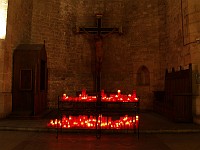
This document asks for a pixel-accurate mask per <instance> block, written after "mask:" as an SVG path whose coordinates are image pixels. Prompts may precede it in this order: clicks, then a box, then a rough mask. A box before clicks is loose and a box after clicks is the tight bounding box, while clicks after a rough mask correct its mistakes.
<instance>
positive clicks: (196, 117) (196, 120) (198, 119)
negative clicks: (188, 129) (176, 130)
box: [193, 115, 200, 125]
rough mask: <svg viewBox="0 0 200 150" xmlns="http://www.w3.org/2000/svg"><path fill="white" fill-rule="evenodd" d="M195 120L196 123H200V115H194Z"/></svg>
mask: <svg viewBox="0 0 200 150" xmlns="http://www.w3.org/2000/svg"><path fill="white" fill-rule="evenodd" d="M193 121H194V123H196V124H199V125H200V115H197V116H194V118H193Z"/></svg>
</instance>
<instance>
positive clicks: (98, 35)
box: [77, 14, 122, 93]
mask: <svg viewBox="0 0 200 150" xmlns="http://www.w3.org/2000/svg"><path fill="white" fill-rule="evenodd" d="M96 20H97V22H96V27H78V28H77V33H87V34H90V35H94V41H95V47H96V50H95V55H96V57H95V75H94V78H95V79H94V80H95V81H94V87H95V90H96V91H95V92H98V93H100V91H101V64H102V59H103V47H102V40H103V38H104V37H106V36H107V35H109V34H112V33H122V28H105V27H102V14H97V15H96Z"/></svg>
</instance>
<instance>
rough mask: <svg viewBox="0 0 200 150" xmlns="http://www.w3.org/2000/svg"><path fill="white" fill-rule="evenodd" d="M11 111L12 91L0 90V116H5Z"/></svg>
mask: <svg viewBox="0 0 200 150" xmlns="http://www.w3.org/2000/svg"><path fill="white" fill-rule="evenodd" d="M11 112H12V93H11V92H8V93H6V92H0V118H5V117H6V116H8V115H9V114H10V113H11Z"/></svg>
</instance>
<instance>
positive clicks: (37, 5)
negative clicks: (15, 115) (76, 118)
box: [31, 0, 166, 108]
mask: <svg viewBox="0 0 200 150" xmlns="http://www.w3.org/2000/svg"><path fill="white" fill-rule="evenodd" d="M98 13H101V14H103V18H102V19H103V20H102V25H103V26H104V27H120V26H122V28H123V34H122V35H119V34H117V33H116V34H112V35H110V36H109V37H105V39H103V49H104V51H105V54H104V58H103V64H102V89H104V90H105V91H109V92H110V91H116V90H118V89H121V90H122V92H124V93H125V94H128V93H131V92H132V90H133V89H136V90H137V91H138V94H139V95H140V96H141V99H143V101H142V106H143V107H144V108H150V107H151V105H152V91H153V90H158V89H161V88H163V79H164V72H165V71H164V70H165V58H164V56H165V44H166V38H165V21H166V20H165V15H166V14H165V3H163V2H162V1H161V0H153V1H150V0H146V1H144V2H141V1H139V0H137V1H132V0H111V1H106V0H103V1H102V0H101V1H100V0H98V1H93V0H78V1H73V0H67V1H66V0H65V1H64V0H60V1H57V0H48V1H47V0H44V1H42V2H41V1H40V2H39V1H38V0H35V1H33V13H32V26H31V43H43V41H44V40H45V43H46V50H47V57H48V75H49V76H48V85H49V86H48V100H49V101H50V104H49V105H50V106H52V105H54V102H55V100H56V98H57V96H58V95H59V94H61V93H63V92H65V93H67V94H68V95H75V93H76V91H80V90H82V89H83V88H86V89H87V90H88V91H92V90H93V73H92V72H93V67H92V65H93V64H94V62H93V61H94V49H95V48H94V42H93V36H91V35H89V36H88V35H86V34H77V33H76V32H75V28H76V27H81V26H84V27H93V26H95V25H96V18H95V15H96V14H98ZM141 66H146V67H147V68H148V70H149V72H150V85H147V86H138V85H137V81H136V80H137V71H138V69H139V68H140V67H141Z"/></svg>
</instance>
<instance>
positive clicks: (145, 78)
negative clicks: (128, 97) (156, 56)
mask: <svg viewBox="0 0 200 150" xmlns="http://www.w3.org/2000/svg"><path fill="white" fill-rule="evenodd" d="M137 85H150V73H149V70H148V68H147V67H146V66H144V65H143V66H141V67H140V68H139V69H138V71H137Z"/></svg>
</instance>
